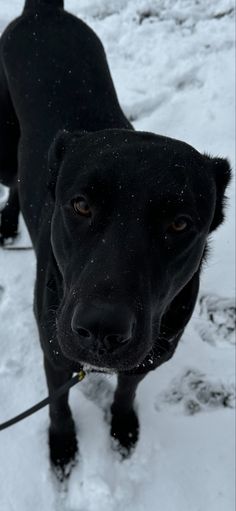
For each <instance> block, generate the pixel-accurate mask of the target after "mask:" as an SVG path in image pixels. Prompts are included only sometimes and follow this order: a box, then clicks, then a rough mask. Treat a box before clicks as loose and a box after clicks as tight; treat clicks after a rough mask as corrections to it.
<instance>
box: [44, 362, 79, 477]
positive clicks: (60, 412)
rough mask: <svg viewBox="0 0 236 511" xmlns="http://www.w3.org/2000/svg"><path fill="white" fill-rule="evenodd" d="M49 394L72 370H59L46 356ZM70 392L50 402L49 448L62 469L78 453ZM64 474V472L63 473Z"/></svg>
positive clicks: (45, 365) (62, 382) (45, 363)
mask: <svg viewBox="0 0 236 511" xmlns="http://www.w3.org/2000/svg"><path fill="white" fill-rule="evenodd" d="M44 367H45V372H46V378H47V384H48V389H49V395H50V394H53V393H54V392H55V391H56V390H57V389H58V388H59V387H60V386H61V385H63V384H64V383H66V382H67V381H68V380H69V379H70V378H71V377H72V373H71V372H70V371H65V370H63V371H59V370H58V369H55V368H54V367H53V366H52V365H51V363H50V362H49V361H48V359H46V357H45V358H44ZM68 397H69V392H66V393H65V394H64V395H63V396H61V397H59V398H58V399H56V400H55V401H53V403H52V404H50V408H49V415H50V427H49V448H50V458H51V461H52V463H53V464H54V465H55V466H56V467H59V468H61V469H62V472H64V469H65V467H66V465H67V464H68V463H69V462H71V461H73V460H74V459H75V456H76V453H77V440H76V432H75V424H74V421H73V418H72V414H71V410H70V407H69V404H68ZM62 475H63V473H62Z"/></svg>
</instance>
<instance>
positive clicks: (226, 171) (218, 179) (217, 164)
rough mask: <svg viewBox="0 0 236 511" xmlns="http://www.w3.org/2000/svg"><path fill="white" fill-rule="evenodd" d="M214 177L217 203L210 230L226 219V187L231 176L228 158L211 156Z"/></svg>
mask: <svg viewBox="0 0 236 511" xmlns="http://www.w3.org/2000/svg"><path fill="white" fill-rule="evenodd" d="M207 157H208V158H209V160H210V164H211V168H212V171H213V177H214V179H215V183H216V205H215V214H214V217H213V220H212V223H211V227H210V232H211V231H214V230H215V229H217V227H218V226H219V225H220V224H221V223H222V222H223V221H224V207H225V204H226V197H225V189H226V187H227V186H228V184H229V182H230V178H231V169H230V164H229V162H228V160H226V159H225V158H210V157H209V156H207Z"/></svg>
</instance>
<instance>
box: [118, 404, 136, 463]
mask: <svg viewBox="0 0 236 511" xmlns="http://www.w3.org/2000/svg"><path fill="white" fill-rule="evenodd" d="M111 436H112V438H114V440H115V441H116V442H115V448H116V449H118V450H119V452H120V454H121V455H122V457H123V458H126V457H127V456H128V455H129V454H131V453H132V451H133V449H134V447H135V446H136V443H137V441H138V438H139V420H138V416H137V414H136V412H135V411H134V410H131V411H129V412H127V413H118V412H115V411H114V409H113V407H111Z"/></svg>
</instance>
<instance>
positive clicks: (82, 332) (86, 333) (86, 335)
mask: <svg viewBox="0 0 236 511" xmlns="http://www.w3.org/2000/svg"><path fill="white" fill-rule="evenodd" d="M77 334H78V335H79V336H80V337H84V338H85V339H89V337H91V333H90V331H89V330H86V328H81V327H79V328H78V329H77Z"/></svg>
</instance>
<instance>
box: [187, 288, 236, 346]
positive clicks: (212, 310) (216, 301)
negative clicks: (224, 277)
mask: <svg viewBox="0 0 236 511" xmlns="http://www.w3.org/2000/svg"><path fill="white" fill-rule="evenodd" d="M199 305H200V312H199V314H200V317H199V319H198V321H197V322H196V324H195V327H196V329H197V331H198V333H199V335H200V337H201V338H202V340H203V341H205V342H208V343H209V344H212V345H218V346H219V345H222V343H225V342H227V343H229V344H235V310H236V307H235V301H234V300H233V299H232V298H220V297H219V296H216V295H207V296H202V297H201V298H200V301H199Z"/></svg>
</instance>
